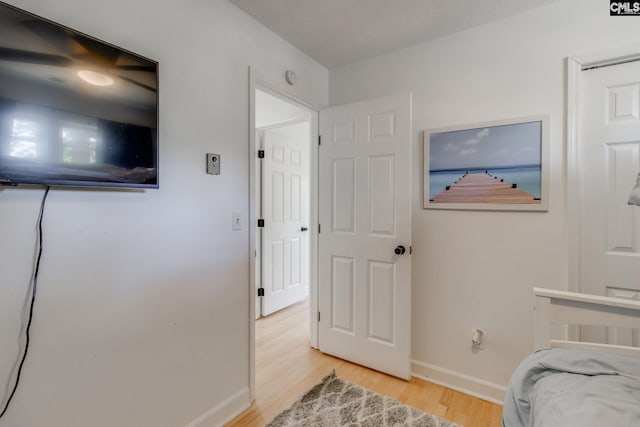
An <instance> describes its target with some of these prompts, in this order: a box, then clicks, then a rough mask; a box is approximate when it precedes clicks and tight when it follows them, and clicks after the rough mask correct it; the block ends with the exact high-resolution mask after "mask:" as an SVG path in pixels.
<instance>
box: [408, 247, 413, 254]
mask: <svg viewBox="0 0 640 427" xmlns="http://www.w3.org/2000/svg"><path fill="white" fill-rule="evenodd" d="M412 253H413V246H409V255H411V254H412Z"/></svg>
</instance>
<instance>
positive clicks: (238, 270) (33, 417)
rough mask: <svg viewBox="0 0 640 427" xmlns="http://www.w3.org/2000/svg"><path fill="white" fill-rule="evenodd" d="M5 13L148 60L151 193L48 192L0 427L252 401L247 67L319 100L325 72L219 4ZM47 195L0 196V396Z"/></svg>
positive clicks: (83, 3) (102, 422)
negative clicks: (11, 389)
mask: <svg viewBox="0 0 640 427" xmlns="http://www.w3.org/2000/svg"><path fill="white" fill-rule="evenodd" d="M11 3H12V4H15V5H16V6H18V7H22V8H25V9H27V10H30V11H32V12H34V13H37V14H39V15H42V16H45V17H47V18H49V19H52V20H54V21H58V22H60V23H63V24H65V25H68V26H70V27H72V28H76V29H79V30H81V31H83V32H86V33H88V34H91V35H93V36H96V37H98V38H101V39H103V40H106V41H109V42H111V43H114V44H116V45H119V46H122V47H125V48H127V49H129V50H132V51H134V52H137V53H140V54H142V55H144V56H147V57H149V58H152V59H155V60H157V61H159V63H160V131H159V135H160V189H159V190H148V191H130V192H124V191H106V190H103V191H90V190H69V189H67V190H62V189H54V190H52V192H51V193H50V195H49V200H48V202H47V208H46V213H45V220H44V228H45V232H44V245H45V249H44V255H43V260H42V265H41V271H40V281H39V294H38V301H37V304H36V310H35V320H34V323H33V327H32V339H33V341H32V347H31V351H30V353H29V356H28V358H27V362H26V365H25V369H24V371H23V377H22V382H21V384H20V387H19V389H18V392H17V394H16V397H15V399H14V401H13V403H12V406H11V407H10V409H9V411H8V412H7V414H6V415H5V417H4V418H2V419H0V427H36V426H44V425H47V426H69V427H71V426H96V427H98V426H136V427H141V426H149V427H151V426H153V427H161V426H167V427H176V426H184V425H186V424H188V423H189V422H191V421H192V420H194V419H196V418H198V417H199V416H201V415H202V414H205V413H206V412H207V411H210V410H211V409H212V408H215V407H216V406H217V405H220V404H223V403H224V402H225V401H227V399H228V398H230V397H233V396H236V397H238V400H237V401H236V402H234V403H236V404H242V403H247V401H246V399H248V385H249V325H248V319H249V312H248V311H249V301H250V300H249V252H248V238H249V237H248V231H247V228H248V224H247V219H246V216H247V213H248V186H249V182H248V177H249V171H248V167H249V166H248V158H249V153H248V138H249V133H248V125H249V115H248V114H249V105H248V102H249V93H248V87H249V80H248V78H249V77H248V66H249V65H253V66H256V67H257V68H258V69H259V70H260V73H261V76H263V78H267V79H269V80H270V81H271V82H272V83H274V84H275V85H281V86H282V87H284V86H286V84H285V82H284V72H285V70H286V69H294V70H296V72H297V74H298V75H299V76H300V79H299V81H298V84H297V85H296V86H294V87H288V86H287V90H288V91H289V92H291V93H292V94H293V95H295V96H297V97H299V98H301V99H304V100H307V101H308V102H312V103H314V104H317V105H326V104H327V94H328V87H327V84H328V72H327V70H326V69H325V68H323V67H321V66H320V65H318V64H317V63H316V62H314V61H312V60H310V59H309V58H308V57H306V56H304V55H303V54H301V53H300V52H299V51H298V50H297V49H295V48H293V47H292V46H291V45H289V44H287V43H285V42H284V41H282V40H281V39H280V38H278V37H277V36H275V35H274V34H273V33H271V32H269V31H267V30H266V29H265V28H264V27H262V26H260V25H259V24H257V23H256V22H255V21H254V20H253V19H252V18H250V17H248V16H247V15H245V14H244V13H243V12H241V11H240V10H239V9H237V8H236V7H235V6H232V5H231V4H230V3H228V2H227V1H226V0H192V1H189V2H186V3H185V2H182V3H181V2H168V1H162V2H157V1H153V0H139V1H134V2H132V1H125V0H113V1H108V2H105V1H98V0H60V1H56V2H43V1H40V0H13V1H11ZM208 151H213V152H217V153H220V154H221V155H222V165H221V166H222V174H221V175H220V176H210V175H206V174H205V171H204V166H205V162H204V155H205V152H208ZM42 193H43V191H42V190H41V189H14V188H11V189H0V218H1V221H0V236H2V238H1V239H0V399H2V398H3V396H4V393H5V386H7V387H8V386H9V385H10V383H11V381H9V378H8V377H9V373H10V371H11V369H12V366H13V364H14V362H15V359H16V356H17V352H18V340H19V331H20V330H21V322H22V320H21V319H22V314H21V313H22V308H23V302H24V301H25V298H26V296H27V293H28V284H29V277H30V274H31V267H32V254H33V252H34V241H35V236H36V235H35V221H36V217H37V210H38V207H39V202H40V198H41V196H42ZM232 211H238V212H242V213H243V215H244V217H243V221H244V224H243V230H242V231H239V232H232V231H231V212H232ZM214 412H215V411H214ZM213 415H214V417H213V418H212V419H214V420H215V415H216V414H215V413H214V414H213Z"/></svg>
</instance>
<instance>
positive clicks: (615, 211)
mask: <svg viewBox="0 0 640 427" xmlns="http://www.w3.org/2000/svg"><path fill="white" fill-rule="evenodd" d="M581 77H582V78H581V81H582V87H581V93H582V94H583V97H582V112H581V117H580V122H581V129H580V137H579V138H580V149H579V152H580V166H581V168H580V169H581V170H580V174H581V177H580V180H581V189H582V194H581V216H582V225H581V227H582V230H581V259H580V263H581V268H580V270H581V271H580V273H581V274H580V276H581V285H580V286H581V290H582V291H583V292H586V293H590V294H597V295H605V296H613V297H619V298H628V299H640V280H639V278H640V207H637V206H629V205H627V199H628V197H629V194H630V192H631V189H632V188H633V185H634V183H635V182H636V175H637V174H638V172H639V171H640V62H631V63H627V64H620V65H615V66H609V67H603V68H598V69H592V70H587V71H583V72H582V76H581ZM582 336H583V337H586V338H588V339H595V340H598V341H601V342H609V343H611V344H625V345H628V344H633V343H635V345H638V344H640V343H639V342H638V334H637V331H631V330H621V329H619V330H614V329H609V330H604V329H596V328H583V330H582Z"/></svg>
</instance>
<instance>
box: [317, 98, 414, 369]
mask: <svg viewBox="0 0 640 427" xmlns="http://www.w3.org/2000/svg"><path fill="white" fill-rule="evenodd" d="M320 135H321V138H322V145H321V147H320V150H319V151H320V166H319V174H320V178H319V186H320V201H319V219H320V220H319V223H320V226H321V229H320V239H319V281H318V301H319V310H320V313H319V314H320V315H319V318H320V321H319V326H318V344H319V349H320V350H321V351H322V352H325V353H329V354H332V355H335V356H338V357H340V358H343V359H346V360H350V361H352V362H355V363H358V364H361V365H364V366H368V367H370V368H373V369H376V370H379V371H382V372H386V373H389V374H391V375H394V376H397V377H400V378H404V379H408V378H409V376H410V370H411V367H410V344H411V255H410V245H411V209H412V206H411V95H410V94H405V95H398V96H389V97H385V98H380V99H375V100H370V101H364V102H358V103H354V104H349V105H342V106H337V107H333V108H330V109H328V110H325V111H322V112H321V113H320ZM403 252H404V253H403Z"/></svg>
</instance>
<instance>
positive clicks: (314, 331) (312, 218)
mask: <svg viewBox="0 0 640 427" xmlns="http://www.w3.org/2000/svg"><path fill="white" fill-rule="evenodd" d="M256 89H260V90H261V91H264V92H267V93H269V94H270V95H273V96H276V97H278V98H281V99H284V100H286V101H287V102H291V103H294V104H297V105H298V106H300V107H302V108H304V109H307V110H308V111H309V112H310V113H311V121H310V127H311V129H312V136H311V138H312V141H311V147H310V168H309V187H310V192H309V328H310V334H309V337H310V345H311V347H313V348H317V347H318V323H317V312H318V284H317V280H318V144H317V141H318V116H319V111H320V107H319V106H316V105H314V104H312V103H309V102H307V101H305V100H302V99H300V98H298V97H296V96H293V95H291V94H288V93H286V92H284V91H282V90H280V89H277V88H276V87H275V86H274V85H272V84H270V83H269V82H268V81H267V80H266V79H263V78H261V77H260V74H259V72H258V71H257V70H255V69H253V68H252V67H249V126H248V127H249V213H248V215H247V218H248V229H249V242H248V255H249V286H248V299H249V392H250V399H251V401H254V400H255V391H256V390H255V389H256V375H255V373H256V348H255V347H256V346H255V338H256V336H255V319H256V286H255V284H256V279H257V278H256V274H255V272H256V253H257V252H256V251H257V249H258V248H257V247H256V243H257V238H256V235H257V233H256V229H257V227H256V225H257V221H258V214H259V211H258V209H259V206H257V204H256V200H257V198H256V195H257V191H259V189H258V188H257V186H256V173H257V167H258V166H257V165H258V162H257V159H258V157H257V150H258V148H257V147H258V141H257V138H256V137H257V132H256V120H255V119H256V111H255V110H256V108H255V107H256V102H255V93H256Z"/></svg>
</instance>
